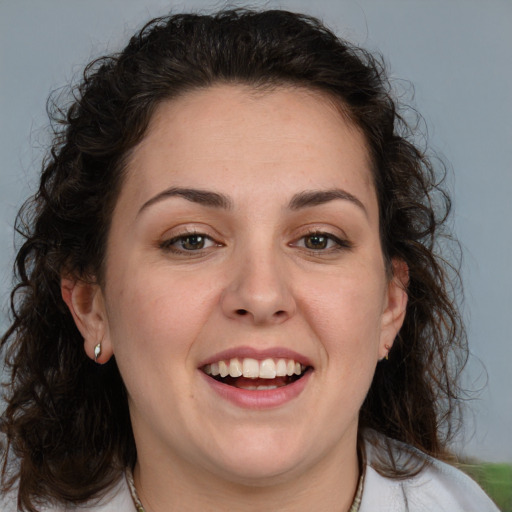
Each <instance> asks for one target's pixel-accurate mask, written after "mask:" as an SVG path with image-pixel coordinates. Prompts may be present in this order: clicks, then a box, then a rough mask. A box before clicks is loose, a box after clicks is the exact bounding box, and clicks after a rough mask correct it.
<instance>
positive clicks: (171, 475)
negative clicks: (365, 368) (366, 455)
mask: <svg viewBox="0 0 512 512" xmlns="http://www.w3.org/2000/svg"><path fill="white" fill-rule="evenodd" d="M155 462H156V463H155ZM159 462H160V463H159ZM162 462H164V461H163V460H162V459H161V458H160V459H158V458H156V459H155V458H153V457H151V460H146V459H145V458H144V457H140V458H139V461H138V462H137V465H136V466H135V469H134V481H135V487H136V489H137V493H138V495H139V498H140V500H141V502H142V504H143V505H144V508H145V511H146V512H164V511H165V512H169V511H173V510H180V512H188V511H190V512H192V511H194V512H195V511H197V510H212V511H213V510H226V509H227V510H237V511H240V512H249V511H254V510H279V511H280V512H292V511H293V512H306V511H307V512H310V511H311V510H319V511H324V510H325V511H329V512H332V511H336V512H338V511H339V512H346V511H348V510H349V509H350V507H351V505H352V502H353V500H354V496H355V493H356V490H357V484H358V480H359V473H360V470H359V462H358V457H357V450H356V448H355V446H354V449H353V450H351V451H350V453H348V454H347V453H343V454H341V453H338V451H337V450H335V451H333V452H332V453H330V454H328V455H327V456H326V457H322V458H321V460H319V461H318V462H317V463H316V464H313V465H312V466H311V467H309V468H307V471H302V472H300V473H297V474H293V475H281V476H279V477H272V478H271V479H269V481H263V480H260V481H256V482H235V481H233V480H230V479H228V478H219V477H218V476H217V475H213V474H212V473H211V472H209V471H207V470H203V469H198V468H197V466H195V467H192V466H190V465H189V464H188V463H187V462H184V461H180V463H179V464H178V463H177V461H173V463H172V464H162Z"/></svg>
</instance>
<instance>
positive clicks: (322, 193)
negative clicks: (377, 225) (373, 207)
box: [288, 188, 368, 216]
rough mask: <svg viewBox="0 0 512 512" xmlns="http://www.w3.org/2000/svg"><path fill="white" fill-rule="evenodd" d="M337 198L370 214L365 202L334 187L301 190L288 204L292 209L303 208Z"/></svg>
mask: <svg viewBox="0 0 512 512" xmlns="http://www.w3.org/2000/svg"><path fill="white" fill-rule="evenodd" d="M336 199H341V200H343V201H350V202H351V203H353V204H355V205H356V206H357V207H358V208H360V209H361V210H363V212H364V213H365V215H366V216H368V212H367V211H366V208H365V206H364V204H363V203H362V202H361V201H360V200H359V199H358V198H357V197H356V196H354V195H352V194H351V193H350V192H347V191H346V190H343V189H340V188H333V189H329V190H305V191H304V192H299V193H298V194H295V195H294V196H293V197H292V199H291V201H290V203H289V204H288V208H289V209H290V210H302V209H303V208H310V207H311V206H318V205H321V204H325V203H328V202H330V201H334V200H336Z"/></svg>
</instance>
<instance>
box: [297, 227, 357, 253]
mask: <svg viewBox="0 0 512 512" xmlns="http://www.w3.org/2000/svg"><path fill="white" fill-rule="evenodd" d="M313 237H318V238H323V239H326V242H327V244H329V242H332V243H334V246H333V247H325V248H320V249H315V248H311V247H307V246H306V245H305V243H306V242H305V240H306V239H308V238H313ZM302 240H304V246H302V249H304V250H305V251H307V252H308V253H309V254H312V255H315V256H318V255H321V254H322V253H324V254H325V253H332V252H339V251H344V250H347V249H352V247H353V244H352V243H351V242H349V241H348V240H346V239H341V238H339V237H337V236H335V235H333V234H331V233H325V232H323V231H311V232H309V233H305V234H304V235H302V236H301V237H300V238H299V239H298V240H297V241H296V242H293V243H292V244H290V245H292V246H293V247H297V246H298V242H299V241H302Z"/></svg>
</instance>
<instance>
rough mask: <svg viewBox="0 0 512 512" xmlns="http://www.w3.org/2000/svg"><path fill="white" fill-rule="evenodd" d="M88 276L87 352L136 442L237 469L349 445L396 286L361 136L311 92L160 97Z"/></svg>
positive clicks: (299, 464) (394, 309) (319, 457)
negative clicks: (91, 298)
mask: <svg viewBox="0 0 512 512" xmlns="http://www.w3.org/2000/svg"><path fill="white" fill-rule="evenodd" d="M105 276H106V277H105V285H104V287H103V288H102V289H101V290H100V291H99V292H98V294H99V295H98V297H99V298H100V299H101V300H97V301H95V302H94V306H93V309H94V314H95V318H96V320H98V321H99V322H100V324H101V330H102V332H103V334H102V350H103V352H102V357H103V358H104V359H106V358H108V355H109V354H111V353H113V354H115V357H116V360H117V364H118V366H119V369H120V372H121V375H122V377H123V380H124V382H125V384H126V387H127V390H128V396H129V405H130V412H131V417H132V422H133V430H134V435H135V439H136V443H137V450H138V456H139V459H140V460H144V459H146V460H165V461H171V462H172V464H174V465H177V467H182V468H184V467H190V468H195V469H196V470H203V471H206V472H208V473H209V474H213V475H216V476H221V477H223V478H228V479H231V480H233V481H240V482H242V481H244V482H247V481H258V480H260V479H265V478H267V477H269V476H270V477H274V478H275V477H277V476H278V475H281V476H282V477H283V478H284V477H286V475H293V474H298V473H299V472H304V471H307V470H308V469H309V468H312V467H314V466H315V465H317V464H319V463H321V462H322V461H325V460H327V459H328V458H329V457H332V456H333V455H335V456H337V457H338V459H337V460H338V461H339V460H343V459H339V457H353V456H354V454H355V445H356V433H357V424H358V412H359V409H360V407H361V404H362V402H363V400H364V398H365V395H366V393H367V391H368V389H369V386H370V383H371V381H372V377H373V374H374V370H375V366H376V364H377V362H378V360H379V359H380V358H382V357H383V356H384V355H385V354H386V352H387V350H386V347H385V346H386V345H388V346H390V345H391V344H392V341H393V339H394V336H395V334H396V332H397V330H398V329H399V327H400V325H401V321H402V317H403V310H404V308H405V292H403V290H402V287H401V286H399V285H398V284H397V282H396V280H391V281H389V280H388V279H387V276H386V271H385V264H384V260H383V255H382V250H381V245H380V240H379V217H378V206H377V198H376V194H375V189H374V186H373V183H372V178H371V173H370V161H369V157H368V152H367V149H366V147H365V142H364V138H363V136H362V135H361V134H360V133H359V131H358V130H357V129H356V128H355V127H354V126H353V125H352V124H351V123H350V122H348V121H347V120H346V118H344V117H343V116H342V115H340V112H339V110H337V109H336V108H335V107H334V106H333V104H332V103H330V102H329V101H328V100H327V99H325V98H323V97H322V96H320V95H319V94H317V93H313V92H308V91H306V90H302V89H294V88H280V89H276V90H273V91H266V92H255V91H254V90H252V89H251V88H249V87H244V86H234V85H231V86H228V85H219V86H216V87H212V88H209V89H204V90H199V91H195V92H191V93H188V94H186V95H184V96H182V97H180V98H179V99H176V100H173V101H170V102H167V103H163V104H162V105H161V106H159V108H158V110H157V111H156V113H155V115H154V117H153V119H152V121H151V123H150V126H149V129H148V132H147V135H146V136H145V138H144V139H143V141H142V142H141V143H140V144H139V145H138V146H137V147H136V148H135V150H134V151H133V153H132V154H131V156H130V159H129V162H128V167H127V175H126V181H125V183H124V185H123V188H122V191H121V194H120V197H119V200H118V202H117V205H116V208H115V211H114V213H113V219H112V225H111V230H110V235H109V240H108V247H107V261H106V274H105ZM97 341H101V340H91V341H88V340H87V339H86V344H89V345H90V347H89V350H91V347H92V346H93V344H94V343H95V342H97ZM296 371H297V372H299V373H300V374H301V375H300V376H299V375H295V376H290V375H288V374H289V373H293V374H295V372H296ZM219 372H220V375H219V376H214V375H213V374H216V373H219ZM226 372H230V376H229V377H228V376H226V377H224V378H222V376H221V375H225V374H226ZM240 372H242V377H237V376H238V375H239V374H240ZM283 374H285V375H283ZM244 375H245V377H244ZM274 376H275V377H274ZM255 377H257V378H255ZM272 377H274V378H272ZM351 460H352V459H351Z"/></svg>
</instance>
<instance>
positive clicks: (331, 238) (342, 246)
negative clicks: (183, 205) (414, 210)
mask: <svg viewBox="0 0 512 512" xmlns="http://www.w3.org/2000/svg"><path fill="white" fill-rule="evenodd" d="M192 237H197V238H200V239H202V240H203V241H205V242H207V243H208V242H210V243H211V245H210V246H209V247H206V248H205V247H200V248H199V249H185V248H183V247H181V248H178V247H175V244H178V243H180V242H181V244H183V243H185V242H186V239H187V238H192ZM313 237H317V238H319V239H325V241H326V244H327V246H326V247H322V248H312V247H307V246H306V240H307V239H308V238H309V239H311V238H313ZM300 241H304V242H303V243H304V245H303V246H301V245H299V242H300ZM329 243H333V244H334V246H332V247H329V246H328V245H329ZM222 245H223V244H221V243H218V242H216V241H215V240H214V239H213V238H211V237H210V236H208V235H205V234H204V233H200V232H196V231H191V232H185V233H182V234H180V235H177V236H175V237H172V238H170V239H169V240H164V241H163V242H161V243H160V244H159V247H160V249H162V250H164V251H167V252H171V253H174V254H177V255H188V256H201V255H202V254H204V252H205V251H207V250H208V249H209V248H210V247H215V246H216V247H221V246H222ZM290 246H291V247H299V248H301V249H302V250H304V251H306V252H308V253H309V254H311V255H315V256H319V255H322V253H323V254H326V253H327V254H330V253H333V252H339V251H344V250H348V249H351V248H352V247H353V244H352V243H351V242H350V241H348V240H346V239H341V238H338V237H337V236H335V235H333V234H331V233H325V232H322V231H311V232H309V233H305V234H304V235H302V236H301V237H300V238H298V239H297V240H296V241H295V242H292V243H291V244H290Z"/></svg>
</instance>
